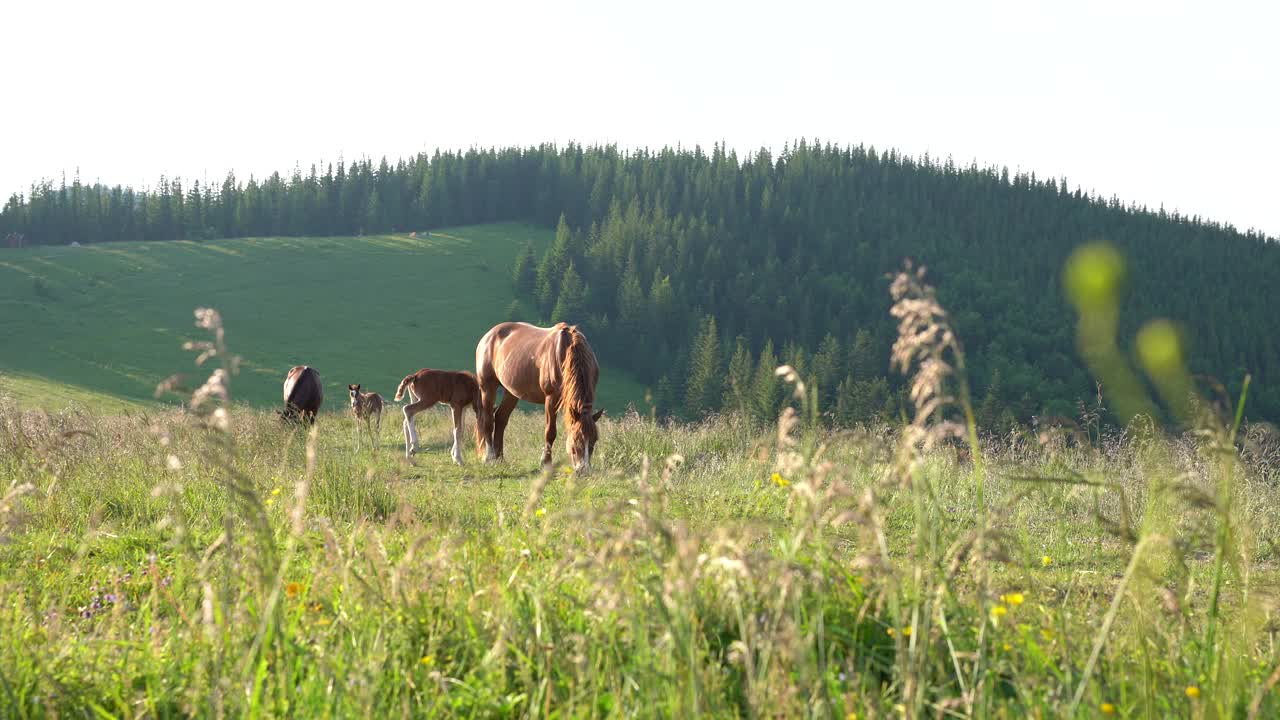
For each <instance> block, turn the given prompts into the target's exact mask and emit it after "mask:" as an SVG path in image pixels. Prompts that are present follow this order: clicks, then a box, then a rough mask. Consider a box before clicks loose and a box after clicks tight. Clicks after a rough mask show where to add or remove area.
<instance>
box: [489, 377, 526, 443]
mask: <svg viewBox="0 0 1280 720" xmlns="http://www.w3.org/2000/svg"><path fill="white" fill-rule="evenodd" d="M519 404H520V398H518V397H516V396H515V395H512V394H511V393H509V392H507V391H505V390H504V391H503V392H502V404H501V405H499V406H498V411H497V413H496V415H495V417H494V422H493V446H494V451H495V452H497V454H498V457H502V450H503V444H504V442H505V439H506V432H507V422H508V421H510V420H511V413H513V412H515V409H516V405H519Z"/></svg>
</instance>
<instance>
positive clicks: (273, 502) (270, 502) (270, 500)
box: [263, 498, 276, 507]
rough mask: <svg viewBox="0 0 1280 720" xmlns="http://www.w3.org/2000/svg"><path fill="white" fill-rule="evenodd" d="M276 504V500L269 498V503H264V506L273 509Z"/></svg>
mask: <svg viewBox="0 0 1280 720" xmlns="http://www.w3.org/2000/svg"><path fill="white" fill-rule="evenodd" d="M275 504H276V499H275V498H267V501H266V502H265V503H263V505H266V506H267V507H271V506H272V505H275Z"/></svg>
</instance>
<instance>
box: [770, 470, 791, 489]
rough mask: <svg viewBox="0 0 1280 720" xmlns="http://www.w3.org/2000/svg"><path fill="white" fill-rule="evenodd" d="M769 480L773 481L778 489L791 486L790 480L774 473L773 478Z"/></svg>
mask: <svg viewBox="0 0 1280 720" xmlns="http://www.w3.org/2000/svg"><path fill="white" fill-rule="evenodd" d="M769 479H770V480H772V481H773V484H774V485H777V486H778V487H786V486H788V485H790V484H791V481H790V480H788V479H786V478H784V477H782V475H780V474H778V473H774V474H773V476H772V477H771V478H769Z"/></svg>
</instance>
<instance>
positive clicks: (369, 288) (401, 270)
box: [0, 224, 644, 413]
mask: <svg viewBox="0 0 1280 720" xmlns="http://www.w3.org/2000/svg"><path fill="white" fill-rule="evenodd" d="M552 235H553V233H550V232H549V231H546V230H543V229H541V228H536V227H532V226H526V225H516V224H497V225H484V226H476V227H466V228H456V229H448V230H442V231H439V232H433V233H431V234H430V235H425V236H420V237H417V238H410V237H409V236H407V235H380V236H371V237H359V238H351V237H340V238H250V239H242V240H219V241H214V242H204V243H198V242H157V243H140V242H129V243H113V244H108V245H97V246H86V247H79V248H72V247H54V248H31V249H24V250H4V251H0V337H3V338H5V341H4V343H3V346H2V347H0V389H4V390H5V391H7V392H8V393H9V394H10V395H11V396H13V397H16V398H17V399H18V401H19V402H20V403H21V404H22V405H23V406H27V407H44V408H62V407H65V406H66V405H67V404H68V403H70V402H73V401H74V402H83V403H85V404H87V405H88V406H90V407H93V408H95V409H105V410H118V409H120V408H121V407H123V406H124V405H127V404H137V403H151V402H152V393H153V391H154V389H155V387H156V385H157V383H159V382H160V381H161V380H163V379H164V378H166V377H169V376H170V375H171V374H173V373H175V372H180V371H185V370H188V369H190V368H191V356H190V354H189V353H186V352H184V351H183V350H182V348H181V345H182V342H183V341H184V340H186V339H191V338H194V337H196V336H197V332H198V331H197V330H196V329H195V328H194V327H193V324H192V323H193V317H192V311H193V310H194V309H195V308H196V307H212V308H215V309H217V310H218V311H219V312H220V313H221V314H222V316H223V318H224V320H225V322H226V323H227V326H228V328H229V330H228V337H227V341H228V343H229V345H230V346H231V348H232V349H233V350H234V351H238V352H239V353H240V354H241V356H242V357H243V360H244V365H243V366H242V372H241V374H240V375H239V376H238V377H237V378H236V387H235V388H234V393H235V396H236V397H237V398H238V399H239V400H240V401H242V402H247V403H250V404H252V405H254V406H258V407H263V406H270V405H275V404H277V403H279V402H280V386H281V383H282V382H283V379H284V373H285V371H286V370H288V368H289V367H291V366H293V365H299V364H306V365H311V366H313V367H315V368H316V369H318V370H319V371H320V374H321V377H322V378H323V380H324V383H325V397H326V403H327V404H328V407H330V408H334V407H339V406H341V405H343V404H345V402H346V397H345V388H346V385H347V384H348V383H362V384H363V385H365V386H366V388H368V389H370V390H375V391H378V392H381V393H383V394H384V395H385V396H388V397H389V395H390V394H392V393H394V391H395V387H396V385H397V383H399V381H400V378H402V377H404V376H405V375H407V374H409V373H410V372H413V371H415V370H417V369H418V368H421V367H436V368H443V369H474V367H475V345H476V342H477V341H478V340H479V339H480V336H481V335H483V334H484V332H485V331H486V330H488V329H489V328H490V327H491V326H493V325H494V324H495V323H498V322H501V321H503V320H506V319H507V317H506V312H507V309H508V307H509V306H510V304H511V302H512V300H513V299H514V292H513V289H512V284H511V281H510V272H509V271H510V268H511V265H512V263H513V260H514V258H515V256H516V253H517V252H519V251H520V250H522V249H523V247H524V244H525V242H526V241H531V242H533V243H534V244H535V246H537V247H538V248H539V249H541V248H542V247H544V246H545V245H546V244H547V243H549V242H550V240H551V237H552ZM602 365H603V372H602V374H601V382H600V387H599V389H598V392H599V398H600V400H599V403H598V404H599V405H601V406H603V407H605V408H608V409H610V410H611V411H613V412H614V413H619V412H621V411H623V410H624V409H625V408H626V406H627V404H628V403H635V404H636V405H637V406H639V407H641V408H643V407H644V403H643V398H644V389H643V388H642V387H640V386H639V385H638V384H637V383H636V382H635V380H634V379H632V378H631V377H630V376H629V375H627V374H626V373H624V372H621V371H619V370H617V369H615V368H613V367H611V364H610V362H609V359H608V358H602Z"/></svg>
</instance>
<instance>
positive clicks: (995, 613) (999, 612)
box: [991, 605, 1009, 623]
mask: <svg viewBox="0 0 1280 720" xmlns="http://www.w3.org/2000/svg"><path fill="white" fill-rule="evenodd" d="M1008 613H1009V608H1007V607H1005V606H1003V605H997V606H995V607H993V608H991V621H992V622H995V623H998V622H1000V618H1002V617H1004V616H1005V615H1007V614H1008Z"/></svg>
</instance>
